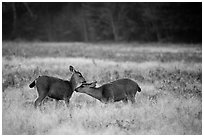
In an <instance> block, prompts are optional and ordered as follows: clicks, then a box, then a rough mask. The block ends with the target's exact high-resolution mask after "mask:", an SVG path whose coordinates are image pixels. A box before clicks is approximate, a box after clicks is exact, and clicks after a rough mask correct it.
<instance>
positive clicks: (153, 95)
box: [2, 43, 202, 134]
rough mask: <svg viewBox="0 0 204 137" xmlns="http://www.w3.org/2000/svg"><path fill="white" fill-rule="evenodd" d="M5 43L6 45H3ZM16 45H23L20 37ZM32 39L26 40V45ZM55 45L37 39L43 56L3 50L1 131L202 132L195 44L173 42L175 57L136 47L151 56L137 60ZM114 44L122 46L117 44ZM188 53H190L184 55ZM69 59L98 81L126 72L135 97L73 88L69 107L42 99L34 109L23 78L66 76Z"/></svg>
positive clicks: (31, 92) (31, 93) (32, 92)
mask: <svg viewBox="0 0 204 137" xmlns="http://www.w3.org/2000/svg"><path fill="white" fill-rule="evenodd" d="M6 44H7V45H9V44H10V45H9V46H8V47H7V46H6ZM75 44H76V45H75V46H79V47H80V46H83V44H78V43H75ZM11 45H12V43H5V44H4V45H3V52H4V53H5V51H9V52H10V51H12V52H13V49H11V50H9V49H10V48H11V47H10V46H11ZM14 45H15V44H14ZM19 45H20V44H19ZM22 45H24V46H25V43H24V44H22ZM33 45H34V44H33ZM33 45H31V44H30V45H27V46H28V47H26V48H27V49H29V48H30V47H29V46H31V47H32V46H33ZM48 45H51V48H50V47H49V46H48ZM55 45H59V44H56V43H55V44H42V45H41V44H40V45H39V44H38V46H39V47H43V48H44V47H46V48H48V49H50V51H49V53H47V54H46V55H45V56H44V57H42V56H40V57H34V56H31V55H30V54H28V55H27V56H28V57H25V56H23V55H22V54H18V56H17V55H15V56H14V55H9V54H6V55H4V53H3V64H2V67H3V68H2V69H3V75H2V76H3V77H2V82H3V93H2V97H3V98H2V103H3V105H2V113H3V115H2V131H3V134H202V98H201V96H202V93H201V89H202V85H201V83H202V76H201V75H202V70H201V68H202V64H201V62H200V61H199V60H200V57H201V56H202V55H200V54H201V53H199V52H198V50H197V49H198V48H199V47H195V48H193V47H189V46H187V47H183V46H179V45H174V46H175V47H176V46H177V47H178V49H179V50H177V53H178V54H177V55H179V54H180V53H181V52H183V51H185V52H186V55H188V57H181V56H178V57H177V58H178V60H176V59H175V60H171V61H170V62H169V61H167V60H165V61H164V62H163V61H161V60H160V61H155V58H154V57H155V56H156V55H157V52H156V51H158V50H157V47H155V46H151V45H148V48H146V49H145V48H143V50H140V52H141V55H140V56H141V57H142V55H143V56H145V55H146V54H147V53H150V52H152V55H151V57H152V58H148V60H140V61H132V59H131V58H123V59H121V60H120V59H118V58H113V59H112V58H111V57H104V58H103V57H102V56H101V57H100V59H99V58H97V59H93V58H92V57H91V56H88V57H86V58H84V55H85V54H87V53H80V54H82V56H79V57H70V56H61V57H55V55H56V54H55V55H51V54H50V53H52V51H53V48H54V49H56V46H55ZM64 45H65V44H62V47H63V48H62V50H59V52H62V53H63V52H67V53H68V52H73V51H74V50H75V48H76V47H73V49H72V50H71V51H64V48H66V47H65V46H64ZM72 45H74V44H72ZM38 46H37V47H38ZM89 46H90V47H88V48H90V49H89V50H91V46H92V50H93V51H98V49H100V48H99V47H98V45H97V46H94V45H89ZM100 46H101V47H102V49H106V48H107V47H110V48H112V49H116V51H117V52H115V53H114V55H113V56H114V57H115V54H118V53H124V54H127V53H128V52H129V51H130V52H131V53H132V52H133V51H135V54H137V50H136V49H138V47H133V46H131V45H128V48H130V49H132V50H127V49H126V48H120V51H118V50H117V49H118V48H117V46H114V45H111V46H107V45H102V44H101V45H100ZM119 46H121V47H123V45H122V44H121V45H119ZM150 47H151V48H150ZM32 48H33V47H32ZM43 48H42V49H43ZM70 48H71V46H70V44H68V49H69V50H70ZM5 49H6V50H5ZM39 49H40V48H38V49H36V50H39ZM144 49H145V50H144ZM148 49H149V51H147V50H148ZM168 49H169V50H168ZM18 50H20V51H18V52H19V53H22V51H24V52H25V53H26V52H27V50H25V48H23V49H18ZM77 52H78V51H77ZM155 52H156V53H155ZM160 52H161V53H164V54H166V53H167V52H169V53H170V54H171V53H172V54H173V53H174V52H175V51H174V48H172V46H170V47H169V48H168V47H165V48H163V50H161V51H160ZM14 53H16V52H14ZM96 53H98V52H95V55H94V54H93V53H92V56H97V54H96ZM154 53H155V54H154ZM194 53H196V54H194ZM26 54H27V53H26ZM39 54H40V53H39ZM73 54H74V53H73ZM191 55H194V56H195V58H194V59H191V60H189V61H187V60H185V59H186V58H189V56H191ZM104 56H105V55H104ZM194 56H193V57H194ZM191 57H192V56H191ZM159 58H160V57H159ZM175 58H176V57H175ZM124 60H126V61H125V62H124ZM181 60H183V61H181ZM193 60H196V61H193ZM69 65H73V66H75V67H76V68H77V69H78V70H80V71H81V73H82V74H83V75H84V77H85V78H86V79H87V81H93V80H97V81H98V84H99V85H101V84H103V83H106V82H109V81H112V80H115V79H118V78H123V77H128V78H131V79H133V80H135V81H137V82H138V84H139V85H140V86H141V88H142V92H141V93H137V94H136V103H135V104H133V105H132V104H123V103H122V102H118V103H114V104H102V103H101V102H99V101H97V100H95V99H94V98H92V97H90V96H88V95H85V94H80V93H76V92H74V94H73V95H72V98H71V100H70V107H69V108H67V107H66V106H65V104H64V102H63V101H61V102H60V104H59V107H58V108H57V109H55V102H54V101H52V100H48V101H45V102H44V105H43V106H42V108H41V110H39V109H37V110H36V109H34V107H33V101H34V100H35V98H36V97H37V93H36V89H29V87H28V84H29V83H30V82H31V81H32V80H33V79H34V78H35V77H37V76H38V75H41V74H47V75H52V76H56V77H59V78H63V79H69V78H70V75H71V73H70V72H69V69H68V67H69Z"/></svg>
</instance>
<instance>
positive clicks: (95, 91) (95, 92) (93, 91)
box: [85, 87, 103, 101]
mask: <svg viewBox="0 0 204 137" xmlns="http://www.w3.org/2000/svg"><path fill="white" fill-rule="evenodd" d="M102 90H103V88H102V87H98V88H90V89H89V91H85V93H86V94H88V95H90V96H92V97H94V98H96V99H98V100H100V101H101V99H102Z"/></svg>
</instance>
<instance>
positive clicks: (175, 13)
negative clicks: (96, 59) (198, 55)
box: [2, 2, 202, 43]
mask: <svg viewBox="0 0 204 137" xmlns="http://www.w3.org/2000/svg"><path fill="white" fill-rule="evenodd" d="M2 36H3V37H2V39H3V40H4V41H12V40H15V41H48V42H75V41H78V42H132V41H139V42H185V43H201V42H202V3H201V2H160V3H156V2H154V3H148V2H145V3H143V2H134V3H133V2H132V3H131V2H115V3H105V2H91V3H90V2H77V3H71V2H67V3H62V2H60V3H53V2H48V3H33V2H14V3H12V2H3V3H2Z"/></svg>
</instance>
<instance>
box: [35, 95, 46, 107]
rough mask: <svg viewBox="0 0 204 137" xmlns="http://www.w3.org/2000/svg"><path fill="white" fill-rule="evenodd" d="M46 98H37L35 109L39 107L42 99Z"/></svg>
mask: <svg viewBox="0 0 204 137" xmlns="http://www.w3.org/2000/svg"><path fill="white" fill-rule="evenodd" d="M45 97H46V96H39V97H38V98H37V99H36V100H35V108H37V106H40V105H41V103H42V101H43V99H44V98H45Z"/></svg>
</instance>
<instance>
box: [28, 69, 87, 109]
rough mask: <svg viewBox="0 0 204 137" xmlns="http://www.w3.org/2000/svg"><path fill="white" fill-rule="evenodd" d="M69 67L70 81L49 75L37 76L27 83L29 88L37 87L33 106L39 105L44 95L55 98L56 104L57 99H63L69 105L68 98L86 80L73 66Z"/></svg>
mask: <svg viewBox="0 0 204 137" xmlns="http://www.w3.org/2000/svg"><path fill="white" fill-rule="evenodd" d="M69 69H70V71H71V72H72V76H71V79H70V81H68V80H62V79H59V78H56V77H51V76H39V77H38V78H36V79H35V80H34V81H33V82H32V83H31V84H30V85H29V87H30V88H33V87H34V86H36V87H37V92H38V98H37V99H36V100H35V103H34V106H35V108H36V107H37V106H39V105H41V103H42V101H43V99H44V98H45V97H46V96H48V97H50V98H53V99H55V100H56V105H57V102H58V101H59V100H64V101H65V104H66V105H67V106H68V105H69V99H70V98H71V96H72V93H73V92H74V90H75V89H76V88H77V87H79V86H80V85H81V84H82V83H85V82H86V80H85V79H84V77H83V76H82V74H81V73H80V72H79V71H76V70H75V69H74V67H73V66H70V67H69Z"/></svg>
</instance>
